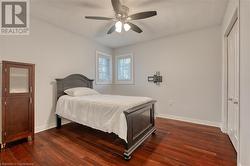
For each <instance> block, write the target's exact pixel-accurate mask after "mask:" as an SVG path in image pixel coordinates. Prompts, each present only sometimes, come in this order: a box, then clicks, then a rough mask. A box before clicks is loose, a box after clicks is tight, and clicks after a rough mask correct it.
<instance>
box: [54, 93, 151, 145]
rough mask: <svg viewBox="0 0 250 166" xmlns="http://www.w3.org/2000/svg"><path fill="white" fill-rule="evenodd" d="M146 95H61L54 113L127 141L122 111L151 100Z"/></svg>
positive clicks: (125, 123)
mask: <svg viewBox="0 0 250 166" xmlns="http://www.w3.org/2000/svg"><path fill="white" fill-rule="evenodd" d="M151 100H152V99H151V98H148V97H134V96H133V97H132V96H118V95H101V94H100V95H87V96H80V97H71V96H68V95H64V96H61V97H60V98H59V99H58V101H57V106H56V114H57V115H59V116H62V117H63V118H66V119H69V120H71V121H74V122H77V123H80V124H83V125H86V126H89V127H92V128H94V129H98V130H101V131H104V132H108V133H112V132H113V133H115V134H117V135H118V136H119V137H120V138H121V139H123V140H125V141H126V142H127V122H126V118H125V115H124V113H123V111H125V110H127V109H130V108H132V107H135V106H138V105H141V104H144V103H147V102H149V101H151Z"/></svg>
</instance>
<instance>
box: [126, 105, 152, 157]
mask: <svg viewBox="0 0 250 166" xmlns="http://www.w3.org/2000/svg"><path fill="white" fill-rule="evenodd" d="M155 102H156V101H151V102H148V103H145V104H142V105H140V106H137V107H134V108H132V109H129V110H127V111H124V114H125V116H126V119H127V141H128V142H127V143H126V149H125V152H124V158H125V159H126V160H129V159H130V158H131V154H132V153H133V151H134V150H135V149H136V148H137V147H138V146H140V145H141V144H142V143H143V142H144V141H145V139H147V138H148V137H149V136H150V135H151V134H152V133H154V132H155V130H156V129H155V115H154V104H155Z"/></svg>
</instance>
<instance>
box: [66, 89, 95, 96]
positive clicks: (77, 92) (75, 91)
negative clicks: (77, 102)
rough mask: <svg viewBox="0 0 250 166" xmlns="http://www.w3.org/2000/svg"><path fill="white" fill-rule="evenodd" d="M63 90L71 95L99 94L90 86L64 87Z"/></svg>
mask: <svg viewBox="0 0 250 166" xmlns="http://www.w3.org/2000/svg"><path fill="white" fill-rule="evenodd" d="M64 92H65V93H66V94H67V95H69V96H73V97H76V96H86V95H97V94H99V93H98V92H97V91H95V90H94V89H90V88H86V87H77V88H71V89H66V90H65V91H64Z"/></svg>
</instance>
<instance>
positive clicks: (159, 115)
mask: <svg viewBox="0 0 250 166" xmlns="http://www.w3.org/2000/svg"><path fill="white" fill-rule="evenodd" d="M157 117H160V118H166V119H173V120H179V121H184V122H190V123H196V124H201V125H207V126H213V127H219V128H220V129H221V126H222V125H221V123H219V122H211V121H207V120H200V119H192V118H187V117H181V116H175V115H165V114H157Z"/></svg>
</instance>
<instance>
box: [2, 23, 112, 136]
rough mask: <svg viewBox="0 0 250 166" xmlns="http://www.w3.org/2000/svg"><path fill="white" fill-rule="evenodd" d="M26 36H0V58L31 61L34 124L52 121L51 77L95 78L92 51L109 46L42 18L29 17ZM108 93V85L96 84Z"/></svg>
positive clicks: (46, 124) (41, 125) (40, 127)
mask: <svg viewBox="0 0 250 166" xmlns="http://www.w3.org/2000/svg"><path fill="white" fill-rule="evenodd" d="M30 27H31V33H30V35H29V36H0V60H9V61H17V62H27V63H34V64H35V65H36V66H35V68H36V72H35V74H36V77H35V85H36V92H35V127H36V130H37V131H39V130H43V129H45V128H47V127H50V126H54V124H55V107H54V106H55V78H63V77H65V76H67V75H68V74H72V73H81V74H84V75H86V76H87V77H89V78H92V79H94V78H95V65H94V64H95V51H96V50H100V51H104V52H107V53H111V52H112V50H111V49H109V48H106V47H103V46H101V45H99V44H96V43H94V42H92V41H90V40H88V39H85V38H83V37H81V36H79V35H77V34H73V33H71V32H67V31H65V30H62V29H60V28H57V27H54V26H52V25H50V24H47V23H45V22H43V21H39V20H36V19H31V26H30ZM96 88H97V89H98V90H99V91H101V92H104V93H109V87H106V88H105V89H104V88H103V87H100V86H98V87H96Z"/></svg>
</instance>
